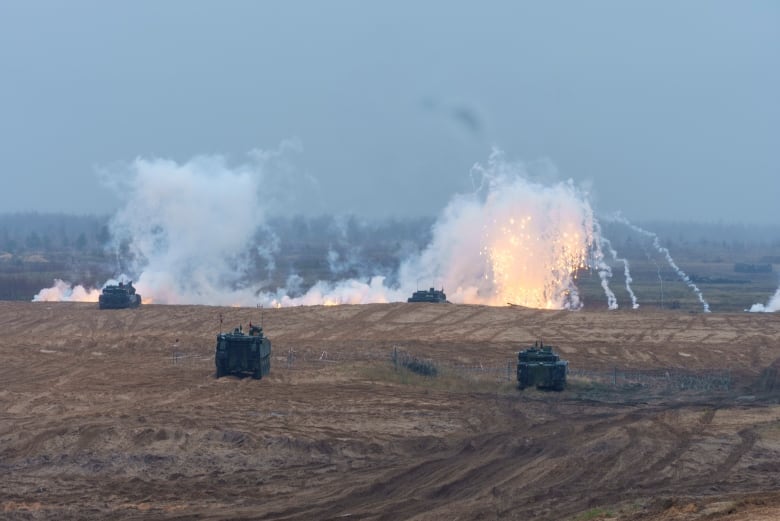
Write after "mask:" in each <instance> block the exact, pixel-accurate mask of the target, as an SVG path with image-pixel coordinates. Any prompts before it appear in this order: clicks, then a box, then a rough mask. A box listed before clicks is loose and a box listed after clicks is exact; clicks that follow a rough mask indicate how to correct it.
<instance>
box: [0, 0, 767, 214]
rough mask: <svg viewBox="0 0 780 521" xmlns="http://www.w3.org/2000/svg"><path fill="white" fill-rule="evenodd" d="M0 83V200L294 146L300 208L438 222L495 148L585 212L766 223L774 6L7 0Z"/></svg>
mask: <svg viewBox="0 0 780 521" xmlns="http://www.w3.org/2000/svg"><path fill="white" fill-rule="evenodd" d="M0 75H1V76H0V77H1V78H2V81H0V179H2V183H1V184H0V212H8V211H19V210H38V211H68V212H80V213H93V212H95V213H104V212H111V211H112V209H113V208H114V207H115V205H116V204H117V199H116V198H115V197H114V196H113V195H111V193H110V192H109V191H108V190H107V189H105V188H103V187H101V185H100V183H99V181H98V177H97V175H96V168H110V167H111V166H112V165H114V164H116V163H117V162H123V161H131V160H133V159H134V158H136V157H138V156H143V157H165V158H171V159H174V160H177V161H186V160H187V159H189V158H190V157H193V156H196V155H202V154H223V155H225V156H226V157H227V158H228V161H230V162H231V163H235V164H239V163H241V162H244V161H245V160H246V158H247V152H249V151H250V150H252V149H255V148H260V149H274V148H277V147H278V146H279V144H280V143H281V142H282V141H283V140H286V139H296V140H298V141H299V142H300V144H301V149H300V151H298V152H293V153H290V154H288V161H289V164H290V165H291V166H292V169H293V170H291V171H290V172H289V173H288V175H292V176H296V179H301V180H302V179H316V180H317V182H316V185H315V184H311V183H310V184H306V183H302V184H300V186H301V191H300V194H297V195H296V197H295V200H294V201H293V203H292V205H291V210H293V211H297V210H307V211H309V212H315V213H317V212H354V213H357V214H361V215H369V216H387V215H419V214H426V215H435V214H436V213H438V212H439V210H440V209H441V208H442V207H443V206H444V205H445V204H446V202H447V201H448V200H449V198H450V197H451V196H452V194H453V193H456V192H462V191H467V190H470V188H471V180H470V178H469V169H470V167H471V166H472V165H473V164H474V163H475V162H484V161H486V160H487V158H488V156H489V154H490V149H491V146H493V145H495V146H498V147H499V148H501V149H502V150H504V152H505V153H506V156H507V157H508V158H509V159H512V160H523V161H529V162H532V163H540V162H541V163H542V164H545V162H546V161H549V162H552V164H554V165H555V166H556V167H557V170H558V176H559V177H561V178H569V177H571V178H573V179H574V180H575V181H576V182H582V183H591V186H592V187H593V188H592V189H593V192H594V195H593V204H594V206H595V208H596V210H597V212H611V211H614V210H622V211H623V214H624V215H625V216H627V217H628V218H629V219H639V220H641V219H650V218H662V219H686V220H696V221H715V220H718V219H723V220H726V221H742V222H775V223H776V222H778V220H780V219H779V218H778V216H779V215H780V211H779V209H780V207H779V205H778V200H779V199H780V94H778V93H780V2H777V1H774V0H767V1H764V2H757V1H753V2H750V1H728V2H718V1H710V0H706V1H685V2H680V1H676V0H675V1H672V0H669V1H665V2H658V1H653V2H650V1H647V2H627V1H624V0H615V1H589V2H575V1H570V2H556V1H544V2H542V1H539V2H533V3H531V2H520V1H507V2H489V1H486V2H468V3H467V2H452V1H439V2H435V1H428V2H418V1H394V2H365V1H352V2H347V1H329V2H324V1H314V0H312V1H306V2H304V1H291V0H287V1H278V2H276V1H262V2H261V1H257V2H249V1H247V2H238V1H233V2H216V1H214V2H208V3H207V2H194V1H186V2H185V1H179V2H175V1H168V2H159V1H146V2H143V1H133V2H123V3H119V2H102V1H99V2H80V1H70V2H58V1H52V2H33V1H27V0H25V1H10V0H9V1H3V2H2V3H0ZM304 184H306V186H303V185H304ZM292 186H296V185H295V184H294V185H292Z"/></svg>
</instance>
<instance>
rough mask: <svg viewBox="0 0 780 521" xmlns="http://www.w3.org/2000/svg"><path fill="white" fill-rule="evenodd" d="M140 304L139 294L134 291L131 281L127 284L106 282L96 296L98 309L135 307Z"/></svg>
mask: <svg viewBox="0 0 780 521" xmlns="http://www.w3.org/2000/svg"><path fill="white" fill-rule="evenodd" d="M140 305H141V295H139V294H138V293H136V292H135V287H134V286H133V281H132V280H131V281H130V282H128V283H127V284H125V283H124V282H120V283H118V284H108V285H106V286H105V287H104V288H103V291H102V292H101V294H100V297H98V307H99V308H100V309H124V308H137V307H138V306H140Z"/></svg>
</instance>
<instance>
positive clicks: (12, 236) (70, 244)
mask: <svg viewBox="0 0 780 521" xmlns="http://www.w3.org/2000/svg"><path fill="white" fill-rule="evenodd" d="M108 220H109V218H108V216H97V215H68V214H57V213H51V214H43V213H37V212H31V213H11V214H0V251H2V252H7V253H12V254H22V253H39V252H41V253H43V252H68V251H73V252H87V251H93V250H94V251H102V250H103V248H104V246H105V245H106V244H108V242H109V240H110V238H111V234H110V232H109V228H108Z"/></svg>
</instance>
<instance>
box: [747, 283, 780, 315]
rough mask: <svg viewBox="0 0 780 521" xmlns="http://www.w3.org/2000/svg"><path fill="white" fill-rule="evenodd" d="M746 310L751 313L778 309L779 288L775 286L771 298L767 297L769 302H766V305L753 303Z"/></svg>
mask: <svg viewBox="0 0 780 521" xmlns="http://www.w3.org/2000/svg"><path fill="white" fill-rule="evenodd" d="M748 311H750V312H752V313H773V312H775V311H780V288H777V291H776V292H775V294H774V295H773V296H772V298H770V299H769V302H767V304H766V305H764V304H753V305H752V306H750V309H749V310H748Z"/></svg>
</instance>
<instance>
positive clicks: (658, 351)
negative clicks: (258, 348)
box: [0, 302, 780, 521]
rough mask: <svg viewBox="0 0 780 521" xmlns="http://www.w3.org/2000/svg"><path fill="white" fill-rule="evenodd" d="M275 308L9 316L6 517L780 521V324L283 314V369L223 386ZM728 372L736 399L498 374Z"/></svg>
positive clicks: (32, 307) (54, 310)
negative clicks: (236, 351)
mask: <svg viewBox="0 0 780 521" xmlns="http://www.w3.org/2000/svg"><path fill="white" fill-rule="evenodd" d="M220 314H223V315H224V317H225V321H224V324H225V328H226V329H227V328H232V327H233V326H235V325H238V324H239V323H241V324H243V325H244V327H245V328H246V326H247V324H248V322H249V321H250V320H252V321H253V322H259V321H260V312H259V310H255V309H246V308H241V309H235V308H212V307H205V306H152V305H149V306H142V307H141V308H140V309H137V310H117V311H98V309H97V306H96V304H70V303H57V304H54V303H17V302H13V303H12V302H0V360H2V364H0V382H1V383H2V385H1V386H0V518H4V519H5V518H7V519H141V518H143V519H224V518H230V519H315V520H320V519H337V518H347V519H371V520H380V519H387V520H390V519H393V520H394V519H417V520H423V519H426V520H427V519H447V520H449V519H486V520H489V519H518V520H528V519H544V520H561V519H571V520H581V521H584V520H587V519H643V520H653V521H660V520H670V519H684V520H699V519H701V520H703V519H707V520H710V519H718V520H729V521H733V520H757V521H769V520H777V519H780V404H778V402H779V401H780V380H778V379H777V371H778V368H780V315H778V314H742V313H734V314H707V315H705V314H700V313H685V312H661V311H652V310H649V311H645V310H640V311H639V312H630V311H617V312H607V311H603V312H591V311H581V312H547V311H537V310H528V309H523V308H487V307H480V306H460V305H424V304H423V305H408V304H375V305H365V306H338V307H300V308H289V309H273V310H265V312H264V316H263V322H264V326H265V331H266V334H267V335H268V336H269V337H270V338H271V340H272V342H273V361H272V369H271V375H270V377H266V378H264V379H262V380H259V381H257V380H252V379H251V378H239V377H235V376H230V377H225V378H221V379H219V380H217V379H215V378H214V364H213V349H214V337H215V335H216V333H217V332H218V330H219V327H220V323H219V315H220ZM538 338H543V339H544V341H545V342H546V343H552V344H554V345H556V346H558V349H559V351H560V353H561V354H562V355H563V356H564V357H565V358H566V359H567V360H569V363H570V367H571V369H572V371H574V370H575V369H588V370H593V371H599V370H602V371H609V370H614V368H622V369H626V370H637V371H640V370H651V369H661V370H663V371H666V372H673V371H674V370H678V369H687V370H692V371H694V372H695V371H705V370H711V369H719V370H728V375H729V382H730V384H729V388H728V389H711V390H708V389H689V390H679V389H676V388H673V387H672V386H668V387H663V386H658V385H655V386H643V385H633V386H621V385H610V384H609V383H604V382H598V381H592V380H589V379H588V378H587V377H575V378H571V379H570V384H569V386H568V387H567V389H566V390H565V391H563V392H561V393H543V392H541V391H536V390H525V391H522V392H521V391H518V390H517V389H515V387H514V384H513V383H512V381H511V378H512V377H513V374H512V372H513V371H514V368H512V367H509V368H508V369H507V371H506V372H509V374H510V379H509V380H507V378H506V374H505V373H506V372H505V373H504V374H502V373H500V372H499V373H495V374H492V375H488V376H485V375H481V376H480V374H479V373H474V374H473V375H471V376H469V375H468V374H464V373H458V372H454V371H453V372H451V373H447V371H444V370H443V371H442V374H441V376H439V377H438V378H423V377H420V376H417V375H414V374H411V373H407V372H405V371H404V370H401V371H396V370H394V368H393V365H392V364H391V363H390V360H389V359H390V353H391V351H392V349H393V347H394V346H395V347H396V348H399V349H403V350H406V351H408V352H410V353H413V354H415V355H417V356H421V357H426V358H431V359H433V360H434V361H435V362H436V363H439V364H441V366H442V367H443V368H444V367H449V365H448V364H450V365H452V364H455V365H465V366H471V367H487V366H495V367H503V366H508V365H509V364H511V360H512V358H513V357H514V356H515V353H516V351H517V350H518V349H520V348H522V347H524V346H525V345H526V344H528V343H529V342H533V341H534V340H536V339H538Z"/></svg>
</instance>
